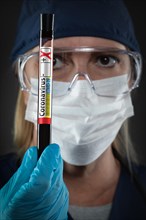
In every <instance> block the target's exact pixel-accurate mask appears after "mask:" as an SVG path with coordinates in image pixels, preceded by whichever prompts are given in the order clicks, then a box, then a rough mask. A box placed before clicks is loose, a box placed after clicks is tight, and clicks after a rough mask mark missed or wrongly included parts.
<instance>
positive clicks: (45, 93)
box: [38, 47, 53, 124]
mask: <svg viewBox="0 0 146 220" xmlns="http://www.w3.org/2000/svg"><path fill="white" fill-rule="evenodd" d="M51 56H52V48H51V47H41V48H40V63H39V64H40V67H39V68H40V73H39V109H38V111H39V116H38V123H39V124H51V101H52V100H51V97H52V59H53V57H51Z"/></svg>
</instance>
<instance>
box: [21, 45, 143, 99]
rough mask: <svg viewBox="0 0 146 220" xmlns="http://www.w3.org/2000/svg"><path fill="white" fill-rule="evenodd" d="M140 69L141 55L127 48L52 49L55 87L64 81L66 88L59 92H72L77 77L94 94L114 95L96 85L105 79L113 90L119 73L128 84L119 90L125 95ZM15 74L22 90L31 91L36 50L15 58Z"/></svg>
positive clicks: (135, 82) (135, 84)
mask: <svg viewBox="0 0 146 220" xmlns="http://www.w3.org/2000/svg"><path fill="white" fill-rule="evenodd" d="M141 68H142V62H141V56H140V54H139V53H137V52H131V51H127V50H120V49H116V48H103V47H102V48H101V47H67V48H66V47H65V48H55V49H54V51H53V84H54V85H55V87H54V89H55V88H56V89H57V87H56V86H57V85H61V84H62V83H63V85H65V88H64V92H63V93H61V94H62V95H66V94H67V93H68V92H69V91H71V89H72V87H73V85H74V84H75V82H76V81H77V80H87V81H88V82H89V86H90V87H91V89H93V90H94V92H95V93H96V94H97V95H101V96H113V95H112V94H111V95H110V94H105V92H104V90H103V92H102V88H99V87H100V84H103V83H104V82H105V86H106V83H108V86H109V85H110V86H111V90H112V87H114V85H113V81H112V80H111V79H113V78H121V77H122V76H124V79H125V83H126V84H127V86H126V87H124V89H121V90H120V91H121V92H120V95H122V94H126V93H128V92H131V91H132V90H133V89H134V88H136V87H138V85H139V81H140V77H141ZM18 75H19V81H20V86H21V89H22V90H25V91H31V86H32V85H31V82H32V79H38V77H39V53H38V52H37V53H31V54H24V55H20V56H19V57H18ZM101 82H102V83H101ZM121 85H122V83H121ZM119 86H120V83H119ZM54 94H57V95H56V96H59V93H56V92H54ZM117 95H119V94H117ZM114 96H115V95H114Z"/></svg>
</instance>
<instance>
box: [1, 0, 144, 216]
mask: <svg viewBox="0 0 146 220" xmlns="http://www.w3.org/2000/svg"><path fill="white" fill-rule="evenodd" d="M46 12H49V13H51V12H54V13H55V32H54V37H55V39H54V66H53V132H52V143H57V144H58V145H59V146H58V145H56V144H51V145H49V146H48V147H47V148H46V149H45V150H44V152H43V154H42V155H41V157H40V158H39V160H38V161H37V148H36V147H32V146H36V145H37V138H36V137H37V130H36V123H37V91H38V88H37V85H38V79H37V77H38V52H39V46H38V45H39V26H40V25H39V17H40V16H39V15H40V13H46ZM12 61H13V63H14V67H15V72H16V74H17V76H18V78H19V82H20V86H21V89H20V91H19V96H18V101H17V106H16V116H15V137H14V138H15V141H16V143H17V146H18V147H19V150H18V155H20V157H21V158H22V157H23V155H24V153H25V151H26V153H25V155H24V157H23V160H22V163H21V165H20V166H19V168H18V167H17V163H16V159H14V158H12V157H11V158H9V156H7V155H6V156H5V158H4V159H3V163H5V164H6V163H7V162H6V161H7V160H11V161H12V163H11V164H12V165H11V170H12V173H14V172H15V171H16V170H17V168H18V170H17V171H16V172H15V173H14V175H13V176H12V177H11V178H10V180H9V181H8V177H6V174H5V175H4V177H5V178H7V181H8V182H7V183H6V184H5V185H4V181H3V187H2V189H1V192H0V199H1V205H0V217H1V218H0V219H5V220H6V219H57V220H62V219H74V220H76V219H77V220H80V219H84V220H86V219H87V220H89V219H90V220H92V219H103V220H117V219H118V220H123V219H124V220H131V219H132V220H134V219H135V220H137V219H141V220H143V219H145V218H146V210H145V206H146V200H145V194H144V186H145V183H146V169H145V168H144V167H142V166H140V165H137V160H136V156H135V155H134V152H133V149H132V147H131V145H130V141H129V135H128V130H127V123H126V121H127V119H128V118H129V117H131V116H133V114H134V110H133V105H132V101H131V91H132V90H134V89H135V87H137V86H138V83H139V79H140V74H141V56H140V53H139V46H138V43H137V41H136V38H135V34H134V30H133V26H132V21H131V18H130V16H129V14H128V11H127V9H126V8H125V5H124V4H123V2H122V1H121V0H103V1H101V0H96V1H93V0H90V1H88V0H86V1H49V0H42V1H31V0H27V1H26V0H25V1H24V3H23V7H22V12H21V14H20V19H19V23H18V32H17V36H16V43H15V46H14V48H13V51H12ZM27 149H28V150H27ZM59 149H60V150H59ZM9 169H10V168H9ZM9 169H8V171H6V172H7V173H10V171H9ZM12 173H11V174H10V175H12Z"/></svg>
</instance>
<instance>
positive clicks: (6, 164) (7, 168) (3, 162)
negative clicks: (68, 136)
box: [0, 153, 19, 188]
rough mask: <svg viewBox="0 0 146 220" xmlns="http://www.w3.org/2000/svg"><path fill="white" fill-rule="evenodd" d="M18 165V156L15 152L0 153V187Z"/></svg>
mask: <svg viewBox="0 0 146 220" xmlns="http://www.w3.org/2000/svg"><path fill="white" fill-rule="evenodd" d="M18 167H19V157H18V155H17V154H16V153H8V154H5V155H0V188H2V187H3V186H4V185H5V184H6V183H7V182H8V180H9V179H10V178H11V176H12V175H13V174H14V173H15V172H16V170H17V169H18Z"/></svg>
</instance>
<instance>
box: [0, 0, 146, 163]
mask: <svg viewBox="0 0 146 220" xmlns="http://www.w3.org/2000/svg"><path fill="white" fill-rule="evenodd" d="M125 2H126V4H127V6H128V9H129V11H130V13H131V16H132V18H133V22H134V25H135V31H136V36H137V39H138V41H139V43H140V47H141V50H142V55H143V75H142V80H141V83H140V87H139V89H138V92H137V95H136V98H135V100H134V103H136V105H135V117H133V118H132V119H131V134H132V138H133V141H134V143H135V148H136V151H137V152H138V153H140V159H141V161H142V162H143V163H145V161H146V147H145V136H146V135H145V121H146V120H145V119H146V114H145V113H146V105H145V103H146V101H145V89H146V86H145V85H146V76H145V73H144V72H145V68H146V27H145V21H146V6H145V1H144V0H137V1H136V2H135V1H133V0H125ZM21 3H22V0H1V1H0V27H1V33H0V51H1V53H0V154H5V153H7V152H10V151H13V150H14V145H13V138H12V134H13V117H14V110H15V104H16V97H17V91H18V83H17V80H16V78H15V77H14V75H13V74H12V73H11V70H10V68H9V59H8V57H9V53H10V51H11V48H12V45H13V42H14V37H15V33H16V24H17V18H18V13H19V9H20V6H21Z"/></svg>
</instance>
